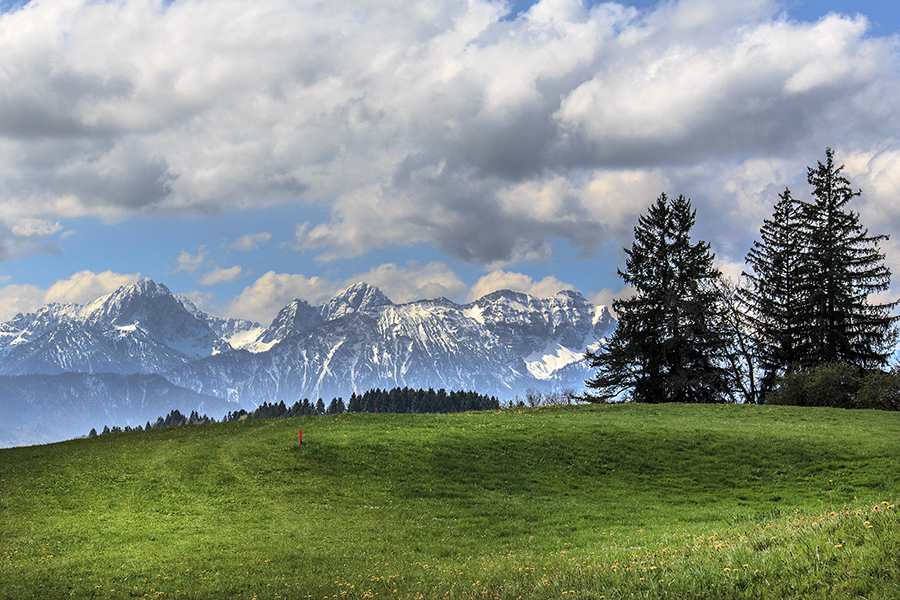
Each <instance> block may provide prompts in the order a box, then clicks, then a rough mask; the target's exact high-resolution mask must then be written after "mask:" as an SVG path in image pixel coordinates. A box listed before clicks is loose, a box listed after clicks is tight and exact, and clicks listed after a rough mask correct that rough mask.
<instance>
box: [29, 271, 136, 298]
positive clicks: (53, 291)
mask: <svg viewBox="0 0 900 600" xmlns="http://www.w3.org/2000/svg"><path fill="white" fill-rule="evenodd" d="M140 278H141V274H140V273H130V274H129V273H125V274H123V273H114V272H112V271H103V272H102V273H93V272H91V271H79V272H78V273H75V274H74V275H72V276H71V277H70V278H68V279H62V280H60V281H57V282H56V283H54V284H53V285H52V286H50V289H48V290H47V293H46V294H45V295H44V303H48V302H60V303H67V302H75V303H78V304H84V303H86V302H90V301H91V300H95V299H97V298H99V297H100V296H105V295H107V294H111V293H112V292H114V291H116V290H117V289H119V288H120V287H122V286H126V285H131V284H132V283H134V282H136V281H137V280H138V279H140Z"/></svg>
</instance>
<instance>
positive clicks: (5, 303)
mask: <svg viewBox="0 0 900 600" xmlns="http://www.w3.org/2000/svg"><path fill="white" fill-rule="evenodd" d="M45 294H46V291H45V290H42V289H40V288H39V287H38V286H36V285H31V284H22V285H18V284H11V285H6V286H3V287H0V323H4V322H6V321H9V320H10V319H12V318H13V317H15V316H16V314H18V313H23V314H24V313H29V312H32V311H33V310H35V309H36V308H39V307H40V306H41V305H42V304H43V303H44V295H45Z"/></svg>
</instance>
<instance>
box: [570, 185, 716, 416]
mask: <svg viewBox="0 0 900 600" xmlns="http://www.w3.org/2000/svg"><path fill="white" fill-rule="evenodd" d="M695 218H696V211H693V210H692V209H691V204H690V200H688V199H686V198H685V197H684V196H678V197H677V198H675V199H673V200H670V199H669V198H668V197H667V196H666V194H661V195H660V196H659V198H658V199H657V201H656V203H655V204H654V205H652V206H651V207H650V208H649V210H648V211H647V214H646V215H642V216H641V217H640V219H639V221H638V226H637V227H635V229H634V238H635V239H634V243H633V244H632V246H631V249H630V250H629V249H628V248H626V249H625V253H626V254H627V258H626V261H625V264H626V269H625V271H621V270H620V271H619V276H620V277H622V279H623V280H624V281H625V283H626V284H630V285H631V286H633V287H634V289H635V293H634V295H633V296H632V297H630V298H627V299H624V300H616V301H614V302H613V309H614V310H615V312H616V313H617V315H618V317H619V324H618V326H617V327H616V330H615V333H614V334H613V335H612V337H611V338H610V340H609V342H608V343H607V344H606V346H605V347H604V348H603V349H602V351H600V352H597V353H588V354H587V355H586V356H587V358H588V359H589V361H590V363H591V366H592V367H593V368H596V369H597V370H598V371H597V374H596V375H595V377H593V378H592V379H589V380H587V381H586V382H585V385H586V386H587V387H589V388H591V389H593V390H596V392H595V393H593V394H591V393H589V394H588V395H587V396H586V398H587V399H588V400H593V401H605V400H609V399H612V398H615V397H617V396H618V395H619V394H621V393H623V392H627V393H628V394H629V395H630V398H631V400H633V401H636V402H722V401H723V400H724V398H725V394H726V392H727V388H728V374H727V370H726V369H725V367H724V366H723V364H722V362H721V357H722V351H723V349H724V348H725V339H724V338H723V335H722V332H721V330H720V329H718V328H717V327H716V323H718V322H721V319H719V318H718V316H717V314H716V311H717V310H719V302H718V301H717V295H718V292H717V290H716V283H717V281H718V279H719V276H720V274H719V272H718V270H716V269H715V267H714V266H713V260H714V255H713V254H712V253H711V252H710V246H709V244H708V243H706V242H702V241H701V242H698V243H696V244H694V243H691V239H690V232H691V229H692V228H693V226H694V222H695Z"/></svg>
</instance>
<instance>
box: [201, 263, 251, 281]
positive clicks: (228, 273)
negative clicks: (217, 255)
mask: <svg viewBox="0 0 900 600" xmlns="http://www.w3.org/2000/svg"><path fill="white" fill-rule="evenodd" d="M242 275H243V271H242V269H241V266H240V265H235V266H233V267H229V268H227V269H223V268H222V267H216V268H215V269H213V270H212V271H210V272H209V273H206V274H204V275H203V277H201V278H200V285H216V284H217V283H225V282H228V281H234V280H236V279H239V278H240V277H241V276H242Z"/></svg>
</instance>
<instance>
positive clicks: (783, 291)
mask: <svg viewBox="0 0 900 600" xmlns="http://www.w3.org/2000/svg"><path fill="white" fill-rule="evenodd" d="M759 233H760V237H761V239H760V240H758V241H755V242H753V247H752V248H751V249H750V252H749V253H748V254H747V258H746V262H747V264H748V265H750V267H752V270H751V271H750V272H749V273H748V272H745V273H744V275H745V277H746V280H747V283H748V286H747V287H744V288H742V289H741V292H740V293H741V299H742V302H743V304H744V305H745V307H746V308H747V309H748V310H747V314H748V317H749V321H750V328H751V331H752V334H753V339H754V344H753V352H754V357H755V359H756V363H757V366H758V367H759V369H761V370H762V374H761V377H760V383H759V387H760V394H761V395H762V396H765V395H766V394H767V393H768V392H770V391H771V390H772V387H773V386H774V383H775V380H776V379H777V378H778V377H779V376H781V375H784V374H785V373H787V372H788V371H789V370H792V369H795V368H799V367H800V366H801V365H802V364H803V363H805V362H806V360H805V355H806V354H807V353H808V351H807V350H806V349H805V348H804V344H805V341H804V340H807V339H808V338H809V331H808V329H809V327H808V324H807V322H806V320H804V319H803V318H801V315H803V314H805V313H808V312H809V310H810V308H809V307H810V295H811V289H810V285H809V279H810V277H809V275H810V268H811V267H810V265H809V260H810V257H809V251H810V250H809V236H810V233H809V230H808V227H807V226H806V223H805V221H804V209H803V204H802V203H801V202H800V201H799V200H797V199H795V198H794V197H793V196H792V195H791V191H790V189H787V188H786V189H785V190H784V192H783V193H782V194H780V195H779V201H778V203H777V204H776V205H775V212H774V214H773V215H772V218H771V219H766V220H765V221H764V222H763V226H762V227H761V228H760V230H759Z"/></svg>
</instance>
